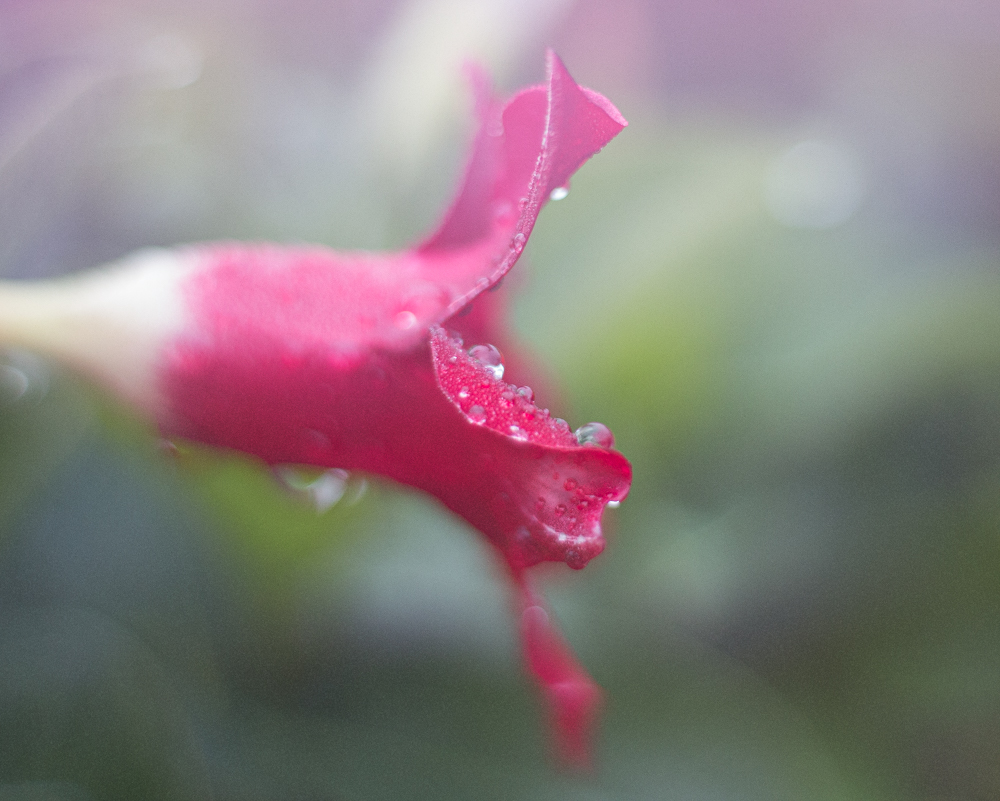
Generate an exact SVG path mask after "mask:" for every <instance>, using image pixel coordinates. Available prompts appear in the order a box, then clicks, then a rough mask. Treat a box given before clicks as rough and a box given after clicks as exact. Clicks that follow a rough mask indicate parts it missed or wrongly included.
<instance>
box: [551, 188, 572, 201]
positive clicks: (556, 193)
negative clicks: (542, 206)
mask: <svg viewBox="0 0 1000 801" xmlns="http://www.w3.org/2000/svg"><path fill="white" fill-rule="evenodd" d="M567 195H569V187H568V186H557V187H556V188H555V189H553V190H552V191H551V192H549V200H563V199H564V198H565V197H566V196H567Z"/></svg>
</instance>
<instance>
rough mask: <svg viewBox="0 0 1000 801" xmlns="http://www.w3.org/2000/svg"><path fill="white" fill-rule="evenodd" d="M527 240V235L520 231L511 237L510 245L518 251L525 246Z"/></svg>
mask: <svg viewBox="0 0 1000 801" xmlns="http://www.w3.org/2000/svg"><path fill="white" fill-rule="evenodd" d="M526 241H527V237H526V236H525V235H524V234H522V233H521V232H520V231H518V232H517V233H516V234H514V236H512V237H511V238H510V246H511V247H512V248H513V249H514V250H517V251H520V250H521V249H522V248H523V247H524V243H525V242H526Z"/></svg>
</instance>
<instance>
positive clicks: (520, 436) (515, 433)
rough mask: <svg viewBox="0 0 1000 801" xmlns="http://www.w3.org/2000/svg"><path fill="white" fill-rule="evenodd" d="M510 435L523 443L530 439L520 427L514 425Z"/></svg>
mask: <svg viewBox="0 0 1000 801" xmlns="http://www.w3.org/2000/svg"><path fill="white" fill-rule="evenodd" d="M510 435H511V436H512V437H513V438H514V439H517V440H521V441H522V442H523V441H525V440H526V439H528V435H527V433H526V432H525V431H524V430H523V429H522V428H521V427H520V426H515V425H512V426H511V427H510Z"/></svg>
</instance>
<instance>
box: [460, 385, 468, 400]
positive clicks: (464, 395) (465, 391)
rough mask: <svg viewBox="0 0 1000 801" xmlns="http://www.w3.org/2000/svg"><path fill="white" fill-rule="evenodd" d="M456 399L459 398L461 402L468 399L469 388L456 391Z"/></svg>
mask: <svg viewBox="0 0 1000 801" xmlns="http://www.w3.org/2000/svg"><path fill="white" fill-rule="evenodd" d="M458 397H459V398H460V399H461V400H465V399H466V398H468V397H469V388H468V387H462V388H461V389H460V390H459V391H458Z"/></svg>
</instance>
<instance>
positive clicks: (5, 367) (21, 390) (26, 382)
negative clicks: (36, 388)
mask: <svg viewBox="0 0 1000 801" xmlns="http://www.w3.org/2000/svg"><path fill="white" fill-rule="evenodd" d="M30 387H31V380H30V379H29V378H28V375H27V373H25V372H24V370H19V369H18V368H17V367H14V366H13V365H10V364H0V391H2V392H3V394H4V396H5V397H6V399H7V400H9V401H17V400H20V399H21V398H23V397H24V395H25V394H26V393H27V392H28V389H29V388H30Z"/></svg>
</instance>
